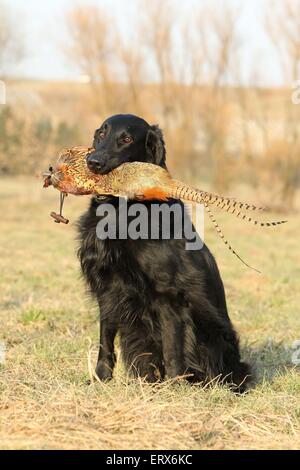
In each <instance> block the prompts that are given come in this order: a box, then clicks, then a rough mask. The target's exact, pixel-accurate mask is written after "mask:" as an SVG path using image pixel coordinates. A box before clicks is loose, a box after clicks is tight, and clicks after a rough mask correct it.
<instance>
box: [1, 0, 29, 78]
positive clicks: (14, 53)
mask: <svg viewBox="0 0 300 470" xmlns="http://www.w3.org/2000/svg"><path fill="white" fill-rule="evenodd" d="M20 30H21V28H20V25H19V23H18V21H17V20H16V15H14V14H13V12H12V11H11V9H10V7H9V6H8V4H7V3H5V2H4V1H3V0H0V78H5V77H6V76H7V75H8V74H9V73H10V72H11V70H12V69H13V68H14V67H15V65H16V64H17V63H18V62H20V60H21V59H22V58H23V57H24V55H25V48H24V40H23V38H22V35H21V31H20Z"/></svg>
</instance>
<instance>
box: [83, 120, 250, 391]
mask: <svg viewBox="0 0 300 470" xmlns="http://www.w3.org/2000/svg"><path fill="white" fill-rule="evenodd" d="M93 146H94V148H95V151H93V152H92V153H91V154H90V155H89V156H88V157H87V165H88V167H89V169H90V170H92V171H93V172H95V173H100V174H105V173H108V172H109V171H111V170H112V169H114V168H116V167H117V166H119V165H121V164H122V163H124V162H132V161H142V162H150V163H154V164H156V165H161V166H162V167H166V162H165V160H166V152H165V145H164V140H163V135H162V132H161V130H160V129H159V128H158V127H157V126H151V125H149V124H148V123H147V122H146V121H144V120H143V119H141V118H139V117H137V116H133V115H116V116H112V117H110V118H109V119H107V120H106V121H105V122H104V123H103V124H102V125H101V127H100V128H99V129H97V130H96V132H95V136H94V142H93ZM104 203H105V204H108V203H109V204H110V206H109V207H111V211H110V209H108V210H107V211H106V213H105V215H104V214H103V213H102V216H101V217H99V216H97V214H96V211H97V208H99V206H100V205H101V204H104ZM134 203H135V201H128V210H130V207H131V206H132V204H134ZM153 204H160V202H159V201H145V202H143V205H144V207H146V208H147V214H148V218H149V222H150V224H151V223H154V221H153V220H152V219H151V213H150V209H151V206H152V205H153ZM174 204H180V207H182V208H183V204H182V203H181V202H180V201H176V200H170V201H169V202H168V205H169V207H172V205H174ZM114 211H117V213H118V211H119V199H118V198H115V197H106V198H97V197H94V198H93V199H92V200H91V204H90V207H89V209H88V211H87V212H86V213H85V214H84V215H83V216H82V217H81V219H80V222H79V231H80V249H79V259H80V262H81V267H82V271H83V274H84V276H85V278H86V280H87V282H88V285H89V286H90V289H91V292H92V293H93V294H94V296H95V297H96V299H97V301H98V304H99V307H100V348H99V356H98V363H97V368H96V374H97V376H98V377H99V379H101V380H107V379H111V378H112V374H113V369H114V365H115V354H114V340H115V337H116V334H117V333H119V334H120V345H121V351H122V357H123V359H124V362H125V365H126V367H127V369H128V370H130V371H132V373H133V374H134V375H135V376H140V377H143V378H145V379H146V380H147V381H150V382H154V381H157V380H160V379H163V378H164V377H166V376H167V377H169V378H175V377H178V376H182V375H185V374H186V375H187V380H189V381H192V382H202V383H207V382H209V381H212V380H213V379H215V378H219V379H220V380H221V381H222V382H226V383H230V384H231V386H232V387H233V389H234V390H237V391H244V390H245V389H246V388H247V385H248V383H249V381H250V378H251V369H250V367H249V365H248V364H246V363H245V362H241V358H240V352H239V342H238V338H237V335H236V333H235V330H234V328H233V326H232V324H231V322H230V319H229V316H228V312H227V306H226V300H225V293H224V287H223V283H222V280H221V277H220V274H219V270H218V267H217V264H216V262H215V260H214V257H213V256H212V254H211V253H210V251H209V249H208V248H207V246H206V245H204V246H203V248H202V249H200V250H196V251H195V250H187V249H186V239H185V238H184V234H183V233H182V237H181V239H178V237H175V234H176V230H177V229H176V227H175V226H174V220H173V219H172V220H171V225H172V226H171V236H170V239H164V237H162V234H161V232H160V235H159V239H130V238H129V239H120V238H121V237H118V234H119V229H122V227H120V225H118V223H119V222H118V218H117V237H116V239H114V238H108V239H99V237H98V236H97V234H96V226H97V224H98V222H99V220H101V218H102V217H104V216H105V217H106V218H107V219H108V221H109V220H110V219H109V218H110V217H111V221H112V222H114V221H115V218H114V219H112V218H113V217H114V215H115V212H114ZM128 217H129V216H128ZM128 220H132V219H131V218H130V217H129V218H128ZM127 223H129V222H127ZM155 223H157V221H156V222H155ZM123 228H124V227H123Z"/></svg>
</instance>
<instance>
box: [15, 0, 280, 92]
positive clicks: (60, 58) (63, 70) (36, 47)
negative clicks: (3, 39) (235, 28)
mask: <svg viewBox="0 0 300 470" xmlns="http://www.w3.org/2000/svg"><path fill="white" fill-rule="evenodd" d="M149 1H151V0H149ZM162 1H163V0H162ZM172 1H175V2H176V1H177V0H172ZM202 1H203V0H185V1H184V2H180V5H181V8H182V9H183V10H185V13H186V14H187V15H191V17H192V15H193V9H194V7H195V5H197V4H199V3H201V2H202ZM266 1H267V0H216V1H215V4H216V7H217V8H220V9H222V7H223V6H224V3H233V4H234V5H236V6H237V7H238V8H239V9H241V11H242V16H241V20H240V24H239V29H240V31H242V32H243V38H244V55H243V60H242V63H243V74H244V75H245V76H247V75H248V72H249V71H250V70H251V67H252V64H253V62H259V61H263V70H264V74H263V77H262V82H263V84H265V85H268V86H278V85H281V75H280V69H279V67H278V63H277V61H276V58H275V55H274V51H273V48H272V45H271V44H270V42H269V40H268V38H267V36H266V35H265V33H264V30H263V14H262V12H263V5H264V3H265V2H266ZM6 3H8V5H9V6H10V8H11V9H12V11H13V12H14V13H15V14H16V17H17V19H18V21H19V23H21V28H22V29H23V31H24V37H25V39H26V41H25V46H26V49H27V58H26V60H24V61H23V62H22V63H21V64H20V65H19V66H18V68H17V71H16V73H17V74H18V75H20V76H23V77H27V78H36V79H55V80H73V79H75V80H76V79H78V75H79V73H78V70H76V69H75V68H74V66H72V65H70V63H68V62H67V59H66V58H65V56H64V54H63V53H62V52H61V50H62V48H63V47H64V45H65V44H66V41H67V36H66V31H65V26H64V12H65V10H67V9H70V8H71V7H72V6H73V5H74V4H76V3H80V4H85V3H86V4H96V5H99V6H102V7H103V8H104V9H105V11H107V13H109V14H111V13H113V14H114V16H115V17H116V18H117V21H118V23H119V25H120V27H121V29H122V31H123V33H124V34H126V33H129V32H130V27H131V22H130V19H131V18H132V15H134V14H136V13H135V11H136V10H135V9H134V6H135V4H136V3H137V4H138V3H139V0H126V1H125V0H81V1H79V2H76V1H74V0H6ZM224 19H225V18H224Z"/></svg>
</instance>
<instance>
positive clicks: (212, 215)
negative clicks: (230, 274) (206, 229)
mask: <svg viewBox="0 0 300 470" xmlns="http://www.w3.org/2000/svg"><path fill="white" fill-rule="evenodd" d="M204 207H205V209H206V211H207V213H208V215H209V218H210V220H211V221H212V223H213V225H214V227H215V229H216V232H217V233H218V235H219V237H220V238H221V239H222V240H223V243H224V244H225V245H226V246H227V248H228V249H229V250H230V251H231V253H233V254H234V255H235V256H236V257H237V258H238V259H239V260H240V261H241V262H242V263H243V264H244V265H245V266H247V268H250V269H253V270H254V271H256V272H258V273H261V272H260V271H259V270H258V269H256V268H254V267H253V266H250V265H249V264H248V263H246V261H244V260H243V258H241V257H240V255H239V254H238V253H237V252H236V251H235V250H234V249H233V248H232V246H231V245H230V243H229V242H228V240H226V238H225V236H224V234H223V232H222V230H221V228H220V226H219V224H218V222H217V220H216V218H215V216H214V214H213V213H212V211H211V209H210V208H209V206H208V204H207V203H204Z"/></svg>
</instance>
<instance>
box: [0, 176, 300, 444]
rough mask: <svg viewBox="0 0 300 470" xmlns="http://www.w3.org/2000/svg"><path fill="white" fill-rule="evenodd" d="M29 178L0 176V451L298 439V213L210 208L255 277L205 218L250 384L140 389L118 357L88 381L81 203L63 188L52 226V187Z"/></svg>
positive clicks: (89, 315) (93, 324)
mask: <svg viewBox="0 0 300 470" xmlns="http://www.w3.org/2000/svg"><path fill="white" fill-rule="evenodd" d="M40 186H41V185H40V181H39V180H35V179H24V178H19V179H18V178H15V179H2V180H0V204H1V231H0V244H1V256H0V282H1V286H0V314H1V324H0V341H2V342H4V343H5V345H6V349H7V351H6V360H5V362H4V363H3V364H2V365H0V391H1V400H0V448H2V449H37V448H39V449H53V448H55V449H61V448H63V449H76V448H80V449H297V448H299V447H300V375H299V371H300V368H297V367H296V366H295V365H293V362H292V354H293V350H292V344H293V342H294V341H295V340H297V339H300V312H299V305H300V283H299V279H300V250H299V216H297V214H296V215H293V214H292V215H290V216H289V224H287V225H286V226H282V227H279V228H277V229H273V230H272V229H260V228H256V227H252V226H249V225H246V224H245V223H243V222H239V221H237V220H236V219H235V218H233V217H230V216H229V215H227V214H224V215H222V216H221V217H220V216H219V221H220V222H221V225H222V227H223V230H224V233H225V235H226V236H227V237H228V239H229V240H230V241H231V242H232V245H233V246H234V248H235V249H236V250H237V251H238V253H239V254H240V255H241V256H243V257H244V258H245V259H246V260H247V261H248V262H249V263H250V264H252V265H254V266H255V267H257V268H260V269H261V270H262V271H263V273H262V274H257V273H256V272H254V271H251V270H249V269H247V268H245V267H244V266H243V265H242V264H240V263H239V261H238V260H236V259H235V258H234V256H233V255H232V254H231V253H230V252H228V251H227V249H226V247H225V246H223V245H222V242H221V241H220V240H219V238H218V237H217V235H216V233H215V232H214V230H213V228H212V227H211V225H210V224H209V221H207V227H206V242H207V243H208V245H209V246H210V247H211V249H212V251H213V253H214V254H215V256H216V258H217V261H218V263H219V265H220V270H221V273H222V277H223V280H224V283H225V288H226V292H227V297H228V306H229V310H230V315H231V318H232V320H233V322H234V324H235V327H236V329H237V330H238V332H239V334H240V337H241V344H242V348H243V355H244V357H246V358H248V359H250V360H251V361H252V362H254V363H255V364H256V368H257V375H258V384H257V385H256V387H255V388H254V389H253V390H251V391H250V392H249V393H248V394H246V395H245V396H236V395H234V394H232V393H231V392H229V391H228V390H226V389H225V388H222V387H220V386H214V387H212V388H209V389H201V388H199V387H196V386H193V387H191V386H188V385H186V384H185V383H181V384H174V383H172V382H165V383H163V384H161V385H154V386H153V385H152V386H151V385H147V384H145V383H142V382H140V381H133V380H132V379H130V378H129V377H127V376H126V374H125V372H124V370H123V369H122V367H121V365H120V361H119V363H118V367H117V370H116V373H115V378H114V380H113V381H112V382H111V383H109V384H101V383H98V382H95V381H94V382H93V383H92V384H91V385H89V386H88V385H86V383H87V380H88V379H89V377H92V371H93V369H94V366H95V360H96V354H97V342H98V318H97V316H98V314H97V310H96V307H95V305H94V304H93V303H92V301H91V300H90V299H89V297H88V295H87V294H86V293H85V287H84V284H83V281H82V280H81V279H80V271H79V264H78V261H77V259H76V241H75V237H76V230H75V226H74V223H75V221H76V219H77V218H78V216H79V214H80V213H81V212H82V210H83V208H84V207H85V206H86V205H87V203H88V200H87V198H85V197H83V198H75V197H69V198H68V200H67V201H66V207H65V215H66V216H67V217H69V218H70V219H71V221H72V223H70V225H68V226H64V225H57V224H55V223H53V221H52V219H50V217H49V212H50V211H51V210H57V208H58V193H57V192H56V191H54V190H53V189H51V188H50V189H48V190H47V191H45V190H42V189H41V188H40ZM252 200H253V202H255V196H253V197H252ZM265 217H266V218H270V219H271V218H272V217H273V218H279V219H281V218H282V215H278V214H266V215H265ZM299 358H300V353H299Z"/></svg>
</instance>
